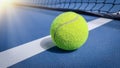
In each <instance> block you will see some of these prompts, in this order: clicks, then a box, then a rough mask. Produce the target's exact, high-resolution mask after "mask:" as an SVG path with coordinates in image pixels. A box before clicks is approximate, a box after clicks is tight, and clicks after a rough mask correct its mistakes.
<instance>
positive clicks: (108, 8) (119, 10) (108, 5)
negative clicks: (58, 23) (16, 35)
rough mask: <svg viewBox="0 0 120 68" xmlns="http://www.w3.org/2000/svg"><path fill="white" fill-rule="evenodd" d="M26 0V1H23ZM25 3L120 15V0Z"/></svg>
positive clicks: (54, 0) (69, 0)
mask: <svg viewBox="0 0 120 68" xmlns="http://www.w3.org/2000/svg"><path fill="white" fill-rule="evenodd" d="M23 1H24V2H23ZM23 1H21V2H22V3H24V4H29V5H34V6H42V7H47V8H55V9H69V10H81V11H86V12H91V13H95V14H107V15H110V16H117V17H120V0H23Z"/></svg>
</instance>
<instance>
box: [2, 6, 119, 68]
mask: <svg viewBox="0 0 120 68" xmlns="http://www.w3.org/2000/svg"><path fill="white" fill-rule="evenodd" d="M4 10H5V11H4V12H3V13H0V18H1V19H0V68H120V21H119V20H112V19H107V18H100V17H95V16H88V15H82V16H83V17H84V18H85V19H86V21H87V22H88V27H89V38H88V40H87V42H86V43H85V44H84V45H83V46H82V47H81V48H79V49H78V50H75V51H69V52H68V51H63V50H60V49H58V48H57V47H56V46H55V44H54V43H52V40H51V37H50V26H51V23H52V21H53V20H54V18H55V17H56V16H58V15H59V14H61V13H63V12H60V11H52V10H45V9H37V8H31V7H20V6H14V7H13V6H12V7H9V8H6V9H4Z"/></svg>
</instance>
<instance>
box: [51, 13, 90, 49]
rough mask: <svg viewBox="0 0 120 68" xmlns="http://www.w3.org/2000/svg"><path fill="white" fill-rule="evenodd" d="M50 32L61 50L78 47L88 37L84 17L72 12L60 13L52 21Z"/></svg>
mask: <svg viewBox="0 0 120 68" xmlns="http://www.w3.org/2000/svg"><path fill="white" fill-rule="evenodd" d="M50 34H51V37H52V40H53V41H54V43H55V44H56V46H57V47H59V48H60V49H63V50H75V49H78V48H80V47H81V46H82V45H83V44H84V43H85V42H86V40H87V38H88V34H89V31H88V26H87V23H86V21H85V19H84V18H83V17H82V16H81V15H79V14H77V13H74V12H65V13H62V14H60V15H59V16H58V17H56V18H55V20H54V21H53V23H52V25H51V28H50Z"/></svg>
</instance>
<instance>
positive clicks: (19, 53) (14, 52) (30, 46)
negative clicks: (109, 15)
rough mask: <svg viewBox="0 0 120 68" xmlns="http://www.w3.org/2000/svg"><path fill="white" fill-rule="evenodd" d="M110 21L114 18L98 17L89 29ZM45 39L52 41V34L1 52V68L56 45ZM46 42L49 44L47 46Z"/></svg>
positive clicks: (89, 24)
mask: <svg viewBox="0 0 120 68" xmlns="http://www.w3.org/2000/svg"><path fill="white" fill-rule="evenodd" d="M110 21H112V20H111V19H105V18H98V19H95V20H92V21H90V22H88V28H89V30H93V29H95V28H97V27H100V26H102V25H104V24H106V23H108V22H110ZM45 41H51V38H50V35H49V36H46V37H43V38H40V39H37V40H34V41H31V42H28V43H26V44H23V45H19V46H17V47H14V48H11V49H8V50H6V51H3V52H0V68H1V67H2V68H6V67H9V66H12V65H14V64H16V63H18V62H21V61H23V60H25V59H28V58H30V57H32V56H34V55H37V54H39V53H41V52H43V51H46V50H47V49H49V48H51V47H53V46H54V45H53V44H51V45H50V43H45ZM40 43H42V44H40ZM45 44H47V46H46V45H45ZM44 45H45V47H44Z"/></svg>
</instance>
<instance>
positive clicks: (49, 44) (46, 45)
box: [40, 37, 76, 53]
mask: <svg viewBox="0 0 120 68" xmlns="http://www.w3.org/2000/svg"><path fill="white" fill-rule="evenodd" d="M40 46H41V47H42V48H44V49H45V50H46V51H48V52H52V53H71V52H74V51H76V50H71V51H66V50H62V49H60V48H58V47H57V46H56V45H55V44H54V43H53V41H52V39H51V37H47V38H44V39H42V40H41V42H40ZM49 48H50V49H49Z"/></svg>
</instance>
